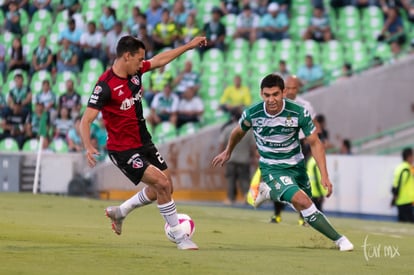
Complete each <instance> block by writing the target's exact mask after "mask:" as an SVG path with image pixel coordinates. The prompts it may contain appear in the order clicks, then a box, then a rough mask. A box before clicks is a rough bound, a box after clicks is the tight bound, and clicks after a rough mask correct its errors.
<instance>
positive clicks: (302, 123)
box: [299, 108, 316, 137]
mask: <svg viewBox="0 0 414 275" xmlns="http://www.w3.org/2000/svg"><path fill="white" fill-rule="evenodd" d="M301 109H302V113H301V114H300V115H299V127H300V128H301V129H302V131H303V133H304V134H305V136H306V137H307V136H310V135H311V134H312V133H313V132H314V131H315V130H316V127H315V125H314V124H313V121H312V117H311V114H310V112H309V111H308V110H307V109H305V108H301Z"/></svg>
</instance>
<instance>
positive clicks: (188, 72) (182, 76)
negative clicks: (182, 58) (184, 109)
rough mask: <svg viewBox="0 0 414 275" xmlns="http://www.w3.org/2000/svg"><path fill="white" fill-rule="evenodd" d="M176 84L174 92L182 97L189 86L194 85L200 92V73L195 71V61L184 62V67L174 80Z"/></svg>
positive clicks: (196, 90)
mask: <svg viewBox="0 0 414 275" xmlns="http://www.w3.org/2000/svg"><path fill="white" fill-rule="evenodd" d="M173 85H174V86H175V90H174V92H175V93H176V94H177V95H178V96H179V97H181V95H182V94H183V93H184V92H185V91H186V90H187V88H188V87H193V89H195V92H196V93H198V90H199V89H200V74H199V73H197V72H195V71H193V63H192V62H191V61H190V60H187V61H186V62H185V64H184V69H183V70H182V71H181V72H180V73H179V74H178V75H177V77H176V78H175V79H174V81H173Z"/></svg>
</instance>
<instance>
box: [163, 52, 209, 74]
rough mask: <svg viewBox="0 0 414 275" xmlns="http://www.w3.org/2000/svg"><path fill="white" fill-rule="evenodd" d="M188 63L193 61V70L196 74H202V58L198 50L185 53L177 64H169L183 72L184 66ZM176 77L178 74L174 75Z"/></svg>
mask: <svg viewBox="0 0 414 275" xmlns="http://www.w3.org/2000/svg"><path fill="white" fill-rule="evenodd" d="M186 61H191V63H192V64H193V70H194V71H196V72H200V70H201V66H200V65H201V56H200V52H199V51H197V50H191V51H187V52H185V53H183V54H182V55H181V56H180V57H179V58H178V60H177V62H171V63H169V65H170V64H172V65H173V66H174V64H176V68H173V69H176V70H178V71H181V70H182V69H183V68H184V64H185V62H186ZM173 74H174V75H175V74H176V72H174V73H173Z"/></svg>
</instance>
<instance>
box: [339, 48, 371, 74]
mask: <svg viewBox="0 0 414 275" xmlns="http://www.w3.org/2000/svg"><path fill="white" fill-rule="evenodd" d="M345 61H346V62H348V63H351V64H352V68H353V69H354V70H361V69H365V68H366V67H367V66H369V62H370V60H369V56H368V50H367V46H366V45H365V44H364V43H363V42H361V41H350V42H348V43H345Z"/></svg>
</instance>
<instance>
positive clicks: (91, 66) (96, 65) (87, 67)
mask: <svg viewBox="0 0 414 275" xmlns="http://www.w3.org/2000/svg"><path fill="white" fill-rule="evenodd" d="M83 71H84V72H85V71H86V72H94V73H96V74H98V75H101V74H102V73H103V72H104V66H103V64H102V61H101V60H99V59H97V58H91V59H88V60H86V61H85V63H84V64H83Z"/></svg>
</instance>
